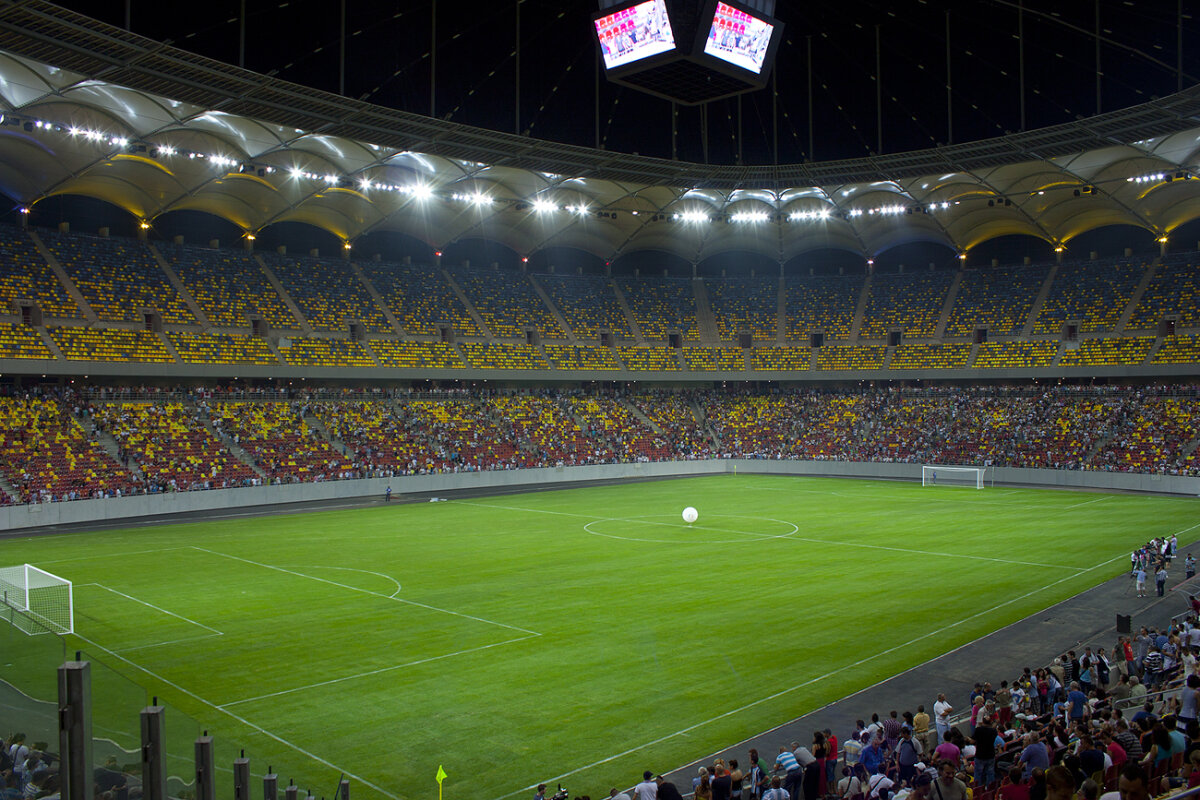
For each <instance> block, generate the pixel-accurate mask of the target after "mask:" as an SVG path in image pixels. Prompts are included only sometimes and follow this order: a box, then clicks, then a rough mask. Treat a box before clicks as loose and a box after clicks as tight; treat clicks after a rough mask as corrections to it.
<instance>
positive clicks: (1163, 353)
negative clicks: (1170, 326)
mask: <svg viewBox="0 0 1200 800" xmlns="http://www.w3.org/2000/svg"><path fill="white" fill-rule="evenodd" d="M1150 363H1151V364H1200V336H1168V337H1167V338H1165V339H1163V343H1162V346H1161V347H1159V348H1158V352H1157V353H1155V354H1154V357H1153V358H1151V359H1150Z"/></svg>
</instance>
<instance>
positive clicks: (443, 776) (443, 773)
mask: <svg viewBox="0 0 1200 800" xmlns="http://www.w3.org/2000/svg"><path fill="white" fill-rule="evenodd" d="M444 780H446V770H444V769H442V765H441V764H438V771H437V782H438V800H442V781H444Z"/></svg>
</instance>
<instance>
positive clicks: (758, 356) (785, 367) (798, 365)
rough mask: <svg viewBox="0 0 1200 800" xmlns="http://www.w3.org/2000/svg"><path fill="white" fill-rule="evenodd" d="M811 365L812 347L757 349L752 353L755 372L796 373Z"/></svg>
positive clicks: (751, 362) (751, 366) (751, 357)
mask: <svg viewBox="0 0 1200 800" xmlns="http://www.w3.org/2000/svg"><path fill="white" fill-rule="evenodd" d="M811 365H812V348H811V347H756V348H754V349H753V350H751V351H750V368H751V369H754V370H760V371H779V372H795V371H797V370H807V369H808V368H809V367H810V366H811Z"/></svg>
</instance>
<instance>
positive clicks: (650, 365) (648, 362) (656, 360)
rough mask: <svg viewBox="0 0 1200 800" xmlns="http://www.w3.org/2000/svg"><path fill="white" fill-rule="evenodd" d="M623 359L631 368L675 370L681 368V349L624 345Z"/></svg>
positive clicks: (639, 369)
mask: <svg viewBox="0 0 1200 800" xmlns="http://www.w3.org/2000/svg"><path fill="white" fill-rule="evenodd" d="M620 353H621V360H622V361H624V362H625V366H626V367H627V368H628V369H631V370H638V371H673V370H678V369H679V351H678V350H674V349H672V348H670V347H622V348H620Z"/></svg>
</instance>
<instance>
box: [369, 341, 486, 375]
mask: <svg viewBox="0 0 1200 800" xmlns="http://www.w3.org/2000/svg"><path fill="white" fill-rule="evenodd" d="M371 349H372V350H373V351H374V352H375V357H376V358H378V359H379V363H380V364H382V365H383V366H385V367H399V368H401V369H461V368H462V367H465V366H466V364H464V363H463V360H462V357H461V356H459V354H458V350H457V349H455V347H454V345H452V344H447V343H445V342H396V341H392V340H390V339H374V340H372V342H371Z"/></svg>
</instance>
